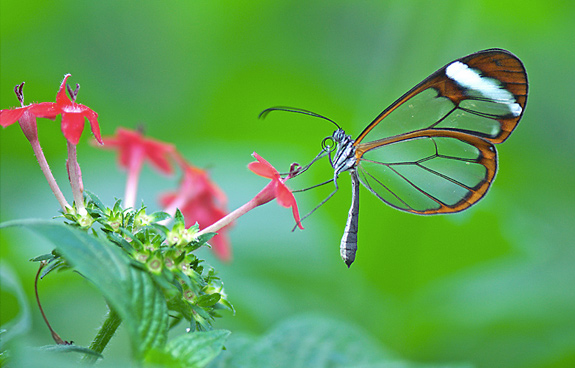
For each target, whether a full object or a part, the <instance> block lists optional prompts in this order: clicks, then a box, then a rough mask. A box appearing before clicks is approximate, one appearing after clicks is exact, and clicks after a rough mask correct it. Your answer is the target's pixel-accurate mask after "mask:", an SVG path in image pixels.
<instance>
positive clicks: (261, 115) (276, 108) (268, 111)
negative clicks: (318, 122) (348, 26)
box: [258, 106, 341, 129]
mask: <svg viewBox="0 0 575 368" xmlns="http://www.w3.org/2000/svg"><path fill="white" fill-rule="evenodd" d="M272 111H286V112H295V113H298V114H304V115H310V116H315V117H316V118H321V119H324V120H327V121H329V122H331V123H332V124H333V125H335V126H336V127H337V128H338V129H341V127H340V126H339V125H338V124H337V123H336V122H335V121H333V120H331V119H329V118H326V117H325V116H323V115H320V114H316V113H315V112H313V111H309V110H304V109H298V108H296V107H283V106H278V107H270V108H267V109H265V110H264V111H262V112H260V114H259V115H258V118H260V119H263V118H265V117H266V116H267V115H268V114H269V113H270V112H272Z"/></svg>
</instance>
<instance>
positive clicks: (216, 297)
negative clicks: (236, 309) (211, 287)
mask: <svg viewBox="0 0 575 368" xmlns="http://www.w3.org/2000/svg"><path fill="white" fill-rule="evenodd" d="M221 298H222V296H221V295H220V294H218V293H213V294H208V295H202V296H201V297H199V298H198V300H197V302H196V304H197V305H198V306H199V307H211V306H212V305H214V304H216V303H217V302H219V301H220V299H221Z"/></svg>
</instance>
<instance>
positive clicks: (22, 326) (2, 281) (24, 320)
mask: <svg viewBox="0 0 575 368" xmlns="http://www.w3.org/2000/svg"><path fill="white" fill-rule="evenodd" d="M0 285H2V293H10V294H13V295H14V296H15V297H16V300H17V302H18V307H19V308H18V309H19V311H20V312H19V313H18V315H17V316H16V317H15V318H14V319H13V320H11V321H9V322H8V323H5V324H4V325H3V326H2V328H3V331H1V332H0V336H1V338H0V348H1V349H0V350H4V348H5V347H4V344H6V343H7V342H8V341H10V340H11V339H13V338H14V337H16V336H20V335H23V334H25V333H26V332H27V331H29V330H30V327H31V326H32V317H31V315H30V308H29V307H28V301H27V300H26V293H25V292H24V289H23V288H22V285H21V284H20V281H18V279H17V276H16V273H15V272H14V271H13V270H12V268H11V267H10V266H9V265H8V263H6V262H1V263H0Z"/></svg>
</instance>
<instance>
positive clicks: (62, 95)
mask: <svg viewBox="0 0 575 368" xmlns="http://www.w3.org/2000/svg"><path fill="white" fill-rule="evenodd" d="M71 75H72V74H66V75H65V76H64V80H63V81H62V84H60V89H59V90H58V94H57V95H56V104H58V106H65V105H70V104H72V101H71V100H70V98H69V97H68V95H67V94H66V80H67V79H68V77H70V76H71Z"/></svg>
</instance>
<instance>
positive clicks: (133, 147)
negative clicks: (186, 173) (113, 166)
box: [102, 128, 176, 207]
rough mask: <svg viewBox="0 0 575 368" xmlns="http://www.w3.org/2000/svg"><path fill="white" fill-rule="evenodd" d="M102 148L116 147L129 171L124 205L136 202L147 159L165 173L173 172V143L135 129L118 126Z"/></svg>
mask: <svg viewBox="0 0 575 368" xmlns="http://www.w3.org/2000/svg"><path fill="white" fill-rule="evenodd" d="M104 142H105V145H104V146H102V148H105V149H108V148H109V149H116V150H118V153H119V165H120V167H122V168H124V169H126V170H127V171H128V180H127V181H126V192H125V195H124V206H126V207H133V206H134V204H135V203H136V193H137V189H138V181H139V178H140V171H141V170H142V166H143V165H144V162H145V161H149V162H150V164H151V165H152V166H153V167H155V168H156V169H157V170H158V171H160V172H161V173H163V174H166V175H168V174H171V173H172V172H173V167H172V163H171V161H170V158H171V157H172V156H173V155H174V153H175V152H176V150H175V148H174V146H173V145H171V144H168V143H164V142H160V141H157V140H154V139H150V138H146V137H144V136H143V135H142V133H140V132H138V131H134V130H129V129H124V128H118V129H117V130H116V135H115V136H114V137H107V138H104Z"/></svg>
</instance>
